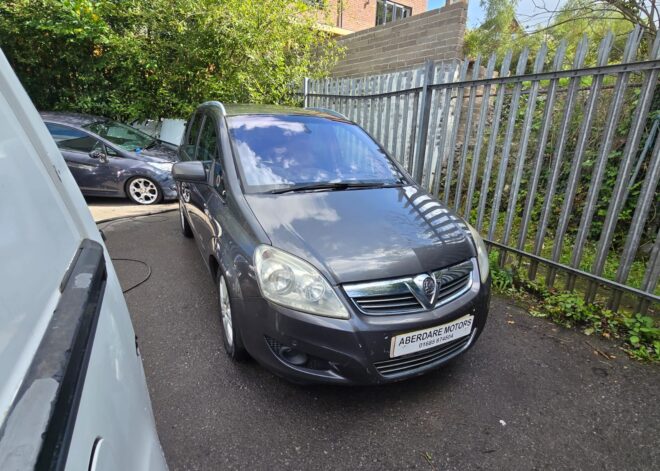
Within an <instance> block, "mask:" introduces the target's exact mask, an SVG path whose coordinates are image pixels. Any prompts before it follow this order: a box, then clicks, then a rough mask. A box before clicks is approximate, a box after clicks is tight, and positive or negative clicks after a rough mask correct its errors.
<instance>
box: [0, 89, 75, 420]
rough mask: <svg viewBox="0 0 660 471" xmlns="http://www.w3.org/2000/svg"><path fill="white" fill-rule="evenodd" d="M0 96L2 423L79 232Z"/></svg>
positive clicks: (56, 293)
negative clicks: (2, 308) (2, 306)
mask: <svg viewBox="0 0 660 471" xmlns="http://www.w3.org/2000/svg"><path fill="white" fill-rule="evenodd" d="M8 106H9V105H8V103H7V101H6V100H5V98H4V97H3V96H0V194H1V195H3V196H2V199H1V200H0V221H1V226H2V229H1V230H0V260H1V263H0V300H2V303H3V305H4V306H5V310H3V311H2V312H0V326H2V329H1V330H0V378H3V381H1V382H0V405H1V407H2V409H1V410H0V422H2V421H3V420H4V417H5V415H6V413H7V408H8V406H9V405H10V404H11V402H12V400H13V398H14V395H15V394H16V392H17V391H18V388H19V386H20V384H21V381H22V379H23V376H24V375H25V373H26V371H27V368H28V367H29V365H30V362H31V360H32V357H33V356H34V353H35V351H36V349H37V347H38V346H39V342H40V340H41V337H42V336H43V332H44V330H45V329H46V325H47V324H48V321H49V320H50V318H51V316H52V313H53V310H54V308H55V305H56V304H57V301H58V300H59V295H60V293H59V285H60V282H61V280H62V277H63V275H64V273H65V272H66V270H67V267H68V266H69V264H70V263H71V261H72V260H73V257H74V255H75V253H76V250H77V249H78V246H79V245H80V242H81V239H82V237H81V235H80V232H79V231H78V230H77V228H76V226H75V225H74V223H73V220H72V218H71V217H70V216H69V213H68V210H67V208H66V207H65V206H64V204H63V203H62V199H61V198H60V196H59V193H58V191H57V189H56V188H55V186H54V185H53V183H52V180H51V178H50V176H49V175H48V174H47V172H46V171H45V169H44V166H43V165H42V164H41V160H40V159H39V157H38V156H37V153H36V152H35V149H34V148H33V147H32V146H30V145H29V144H26V143H29V142H30V141H29V139H28V137H27V135H26V134H25V132H24V131H23V129H22V127H21V126H20V125H19V123H18V122H17V121H15V120H12V119H9V117H10V116H12V114H11V112H10V111H9V109H8Z"/></svg>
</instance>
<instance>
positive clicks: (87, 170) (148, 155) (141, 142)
mask: <svg viewBox="0 0 660 471" xmlns="http://www.w3.org/2000/svg"><path fill="white" fill-rule="evenodd" d="M41 117H42V119H43V120H44V122H45V123H46V127H47V128H48V131H50V134H51V136H53V139H54V140H55V143H56V144H57V146H58V147H59V149H60V151H61V152H62V155H63V156H64V160H66V163H67V166H68V167H69V170H71V173H72V174H73V178H75V180H76V182H77V183H78V186H79V187H80V190H81V191H82V192H83V194H85V195H89V196H113V197H128V198H130V199H131V200H132V201H133V202H135V203H138V204H155V203H158V202H160V201H162V200H164V199H165V200H167V199H170V200H171V199H174V198H176V195H177V194H176V184H175V183H174V180H173V179H172V164H173V163H174V162H175V161H176V159H177V148H176V146H172V145H170V144H167V143H164V142H162V141H160V140H158V139H155V138H153V137H151V136H149V135H148V134H145V133H143V132H142V131H139V130H137V129H135V128H133V127H131V126H128V125H126V124H122V123H118V122H116V121H112V120H109V119H107V118H102V117H99V116H92V115H86V114H78V113H55V112H48V113H46V112H44V113H41Z"/></svg>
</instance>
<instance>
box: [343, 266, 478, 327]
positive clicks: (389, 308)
mask: <svg viewBox="0 0 660 471" xmlns="http://www.w3.org/2000/svg"><path fill="white" fill-rule="evenodd" d="M473 270H474V264H473V262H472V260H468V261H466V262H463V263H459V264H457V265H453V266H451V267H448V268H443V269H442V270H438V271H435V272H433V273H432V275H433V276H434V277H435V279H436V283H437V294H436V300H435V304H434V305H433V306H430V305H428V301H427V300H426V301H422V299H424V298H423V296H424V294H423V293H419V292H418V291H419V290H416V289H415V284H414V281H413V278H412V277H411V278H400V279H396V280H383V281H376V282H368V283H355V284H348V285H344V291H345V292H346V294H347V295H348V296H349V297H350V298H351V299H352V300H353V302H354V303H355V305H356V306H357V307H358V308H359V309H360V311H362V312H364V313H365V314H371V315H388V314H406V313H411V312H418V311H422V310H424V309H431V308H436V307H438V306H440V305H442V304H445V303H447V302H449V301H451V300H452V299H454V298H456V297H458V296H460V295H462V294H463V293H465V292H466V291H467V290H468V289H469V288H470V286H471V285H472V272H473ZM425 303H427V304H426V305H425Z"/></svg>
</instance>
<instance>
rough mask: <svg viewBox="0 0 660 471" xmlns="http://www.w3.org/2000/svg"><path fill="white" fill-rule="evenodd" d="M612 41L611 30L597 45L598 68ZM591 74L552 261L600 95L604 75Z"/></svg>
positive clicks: (560, 247)
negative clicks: (590, 82) (591, 78)
mask: <svg viewBox="0 0 660 471" xmlns="http://www.w3.org/2000/svg"><path fill="white" fill-rule="evenodd" d="M613 42H614V34H613V33H612V32H611V31H610V32H609V34H607V35H606V36H605V38H603V40H602V41H601V43H600V46H599V48H598V60H597V63H596V65H597V66H598V67H603V66H605V65H607V63H608V60H609V56H610V51H611V49H612V44H613ZM592 77H593V80H592V84H591V88H590V89H589V98H588V99H587V103H586V105H585V107H584V109H583V118H582V125H581V126H580V133H579V136H578V139H577V143H576V145H575V151H574V155H573V162H572V165H571V172H570V175H569V177H568V181H567V183H566V194H565V196H564V201H563V204H562V209H561V212H560V213H559V223H558V225H557V227H556V229H555V239H554V244H553V248H552V260H553V261H554V262H559V259H560V257H561V254H562V250H563V248H564V237H565V235H566V231H567V230H568V223H569V221H570V218H571V215H572V210H573V202H574V201H575V196H576V194H577V187H578V184H579V182H580V174H581V171H582V165H583V163H584V153H585V150H586V148H587V144H588V139H589V135H590V133H591V123H592V121H593V119H594V115H595V114H596V109H597V106H598V97H599V95H600V89H601V85H602V83H603V78H604V76H603V74H598V75H594V76H592ZM556 273H557V270H556V269H555V268H550V269H549V271H548V275H547V279H548V286H552V285H554V281H555V276H556Z"/></svg>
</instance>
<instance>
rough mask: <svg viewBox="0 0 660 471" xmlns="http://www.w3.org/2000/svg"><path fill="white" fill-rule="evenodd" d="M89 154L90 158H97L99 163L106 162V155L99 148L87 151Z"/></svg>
mask: <svg viewBox="0 0 660 471" xmlns="http://www.w3.org/2000/svg"><path fill="white" fill-rule="evenodd" d="M89 156H90V157H91V158H92V159H98V161H99V162H101V163H107V162H108V156H107V155H105V153H103V151H102V150H99V149H94V150H93V151H91V152H90V153H89Z"/></svg>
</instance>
